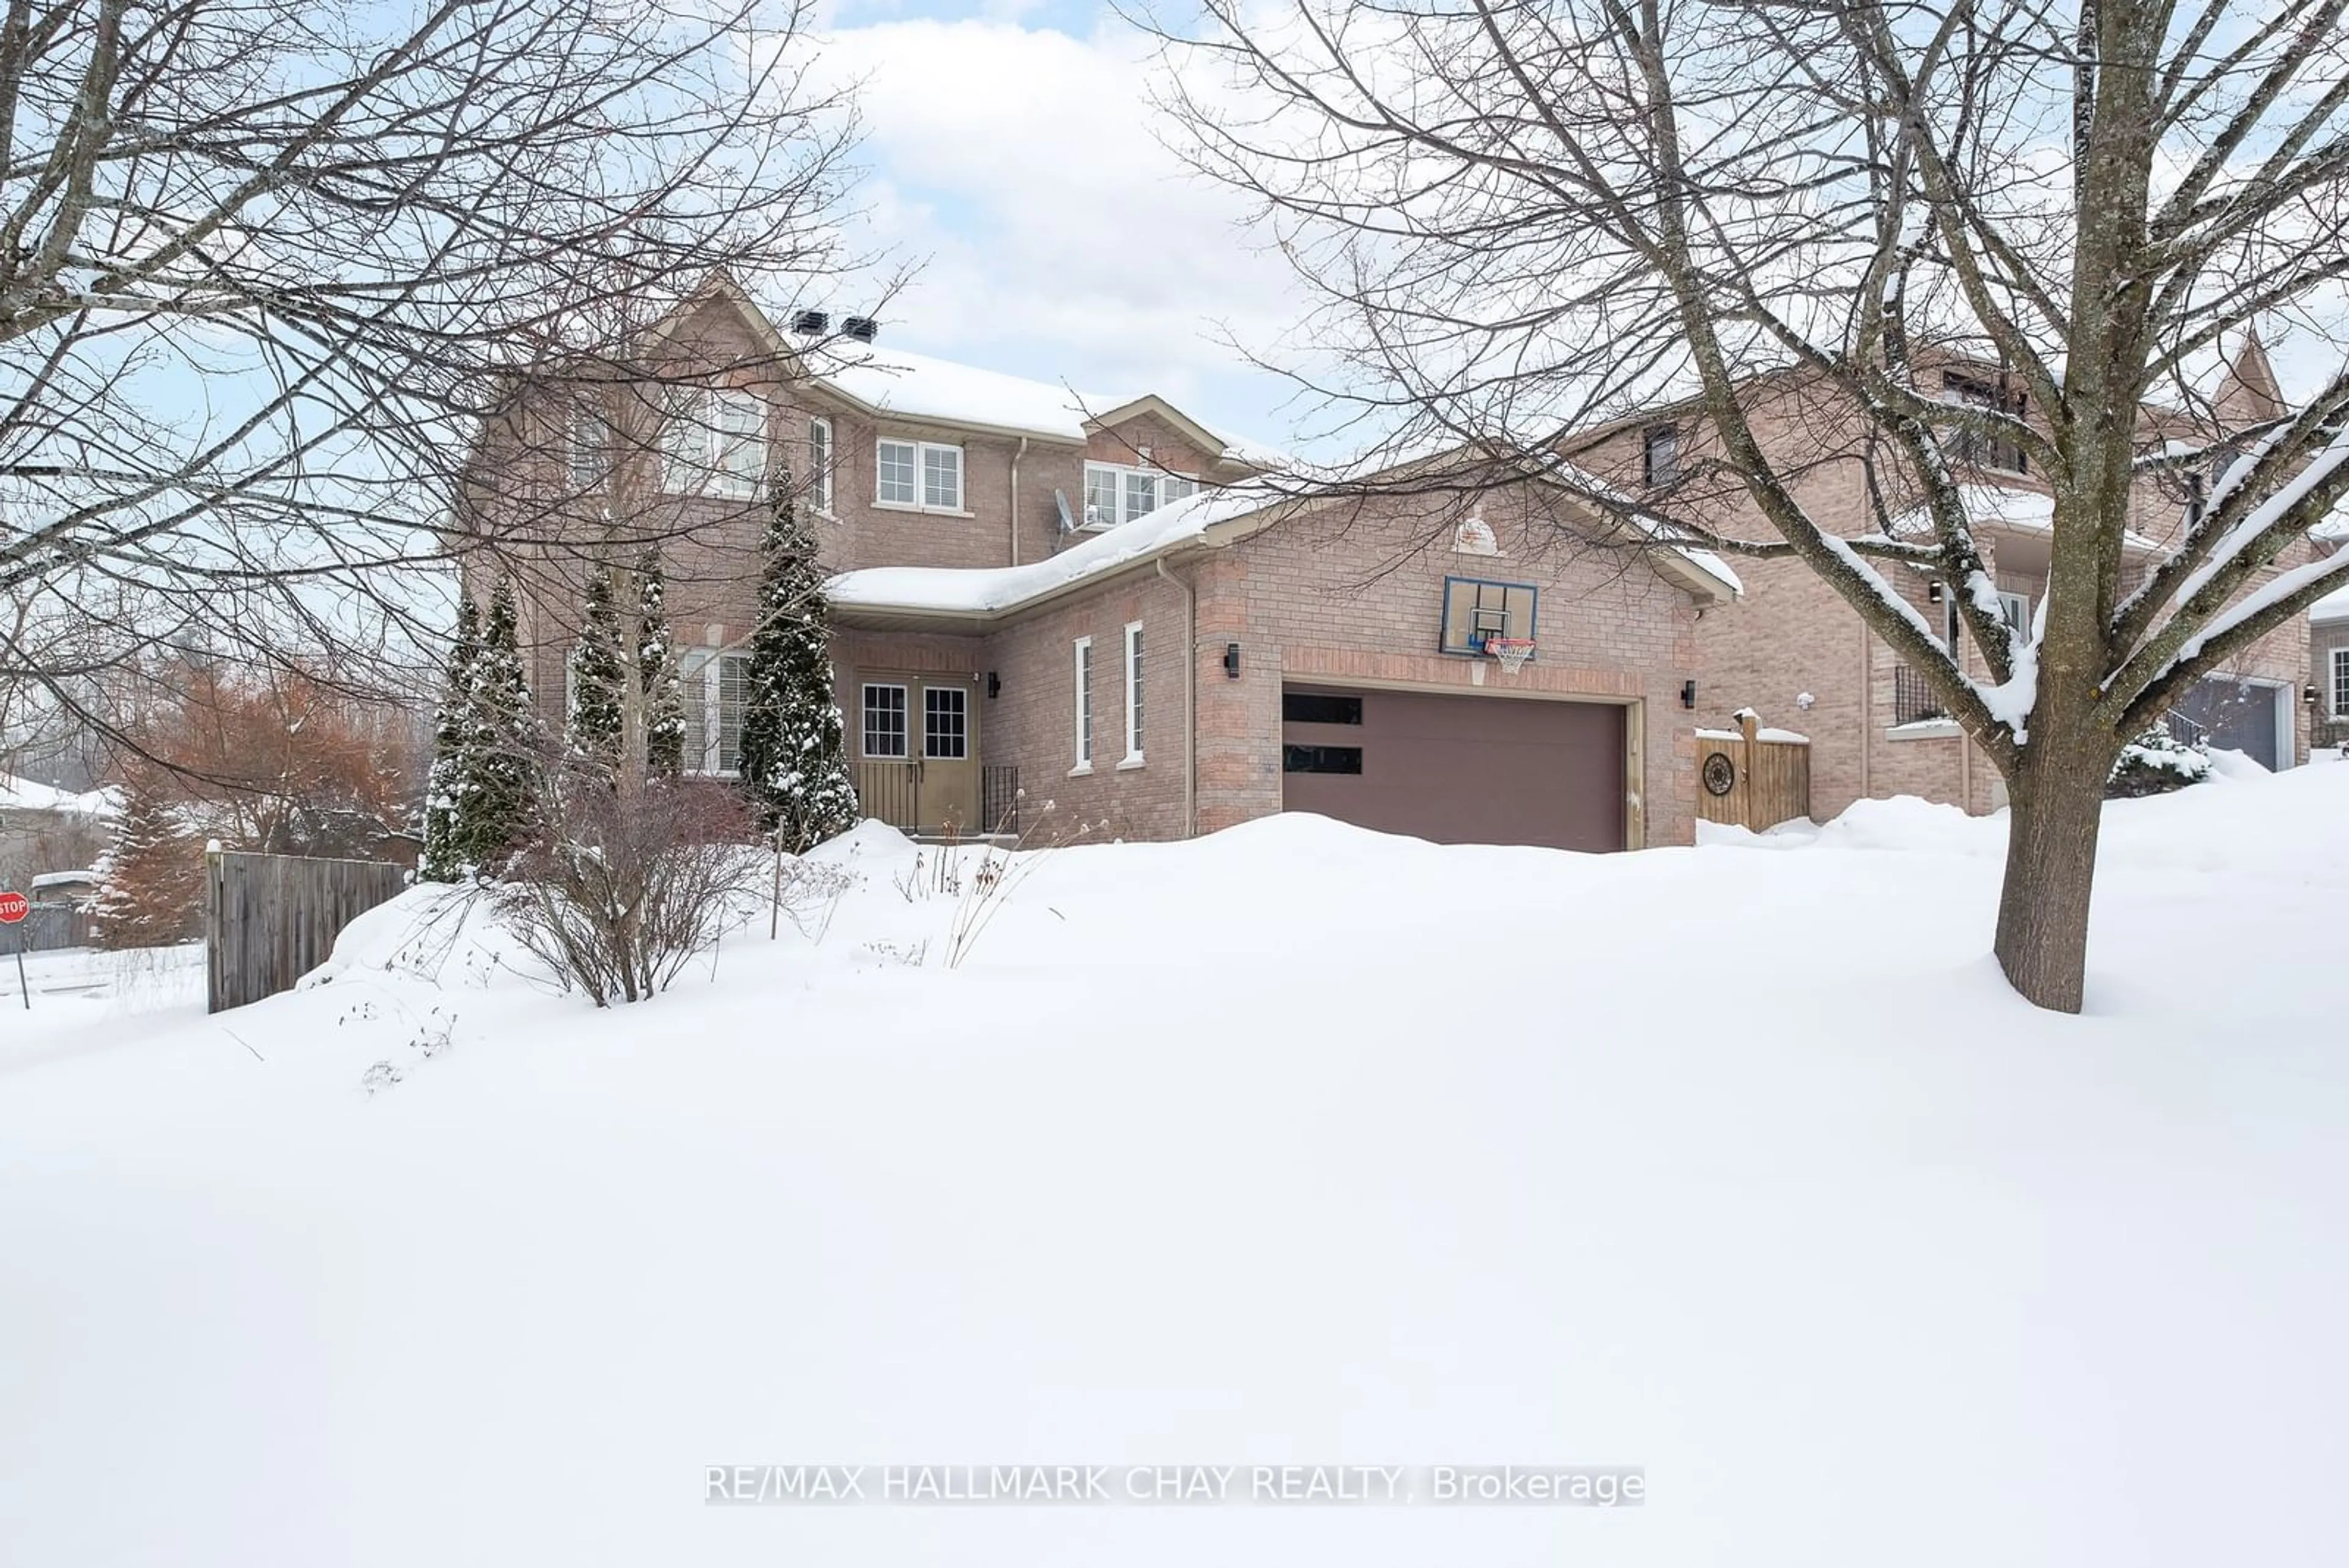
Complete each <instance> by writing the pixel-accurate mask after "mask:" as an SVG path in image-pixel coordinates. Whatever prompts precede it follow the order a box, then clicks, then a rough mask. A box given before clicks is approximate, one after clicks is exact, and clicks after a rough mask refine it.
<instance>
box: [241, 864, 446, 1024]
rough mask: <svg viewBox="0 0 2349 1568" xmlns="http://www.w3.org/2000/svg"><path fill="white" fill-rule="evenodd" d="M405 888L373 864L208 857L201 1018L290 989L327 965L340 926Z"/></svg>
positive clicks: (401, 879)
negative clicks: (203, 1015) (203, 1012)
mask: <svg viewBox="0 0 2349 1568" xmlns="http://www.w3.org/2000/svg"><path fill="white" fill-rule="evenodd" d="M407 882H408V877H407V874H406V873H405V872H403V871H402V870H401V869H400V868H399V867H397V866H391V865H387V864H385V863H384V862H382V861H378V860H318V859H312V858H309V857H305V856H299V855H244V854H217V855H208V856H206V857H204V965H205V970H206V986H205V1011H206V1012H222V1011H223V1010H225V1009H227V1008H231V1007H243V1005H244V1004H245V1003H246V1002H259V1001H260V1000H261V999H262V998H263V997H264V996H274V995H276V994H277V993H278V992H281V991H291V990H293V989H294V982H295V981H297V980H300V979H301V978H302V977H303V976H304V975H305V974H307V973H309V972H310V971H312V970H314V969H316V968H317V967H318V966H319V965H320V964H322V963H324V962H326V959H327V958H328V956H329V955H331V954H332V953H333V952H334V950H335V939H336V937H338V936H340V935H341V934H342V930H343V928H344V927H345V926H347V925H349V924H350V923H351V922H352V921H353V920H354V919H357V918H358V917H359V916H361V915H363V914H365V913H367V910H369V909H374V908H375V907H376V906H377V905H378V904H380V903H382V902H384V901H385V900H386V899H388V898H392V897H393V896H394V895H396V894H398V892H399V890H400V889H401V888H403V887H405V886H407Z"/></svg>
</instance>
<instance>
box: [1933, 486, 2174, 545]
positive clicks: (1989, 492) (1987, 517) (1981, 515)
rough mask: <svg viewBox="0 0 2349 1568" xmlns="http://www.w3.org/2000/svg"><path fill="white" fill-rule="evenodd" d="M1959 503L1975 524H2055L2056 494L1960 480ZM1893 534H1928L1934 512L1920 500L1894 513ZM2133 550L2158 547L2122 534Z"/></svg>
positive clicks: (2014, 529) (2026, 527)
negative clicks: (1968, 482)
mask: <svg viewBox="0 0 2349 1568" xmlns="http://www.w3.org/2000/svg"><path fill="white" fill-rule="evenodd" d="M1958 500H1959V504H1961V505H1962V506H1964V507H1965V509H1966V520H1967V521H1968V522H1970V523H1971V524H1973V525H1974V526H1975V527H1977V528H2004V529H2006V530H2008V531H2009V532H2011V533H2016V534H2047V533H2052V532H2054V527H2055V498H2054V496H2052V495H2046V494H2043V493H2040V492H2039V491H2036V490H2018V489H2015V488H2013V486H2011V485H2004V484H1961V485H1959V486H1958ZM1892 531H1893V532H1894V533H1895V534H1901V535H1915V534H1930V533H1931V532H1932V531H1933V516H1932V514H1931V512H1930V511H1929V510H1928V509H1927V508H1926V507H1925V506H1923V505H1922V504H1919V505H1916V506H1911V507H1909V509H1908V510H1907V511H1905V512H1899V513H1895V514H1893V518H1892ZM2124 538H2125V539H2126V541H2127V544H2128V546H2129V547H2130V548H2131V549H2134V550H2155V549H2158V548H2160V546H2159V545H2158V544H2156V543H2155V542H2154V541H2153V540H2151V539H2148V538H2147V537H2146V536H2145V535H2142V534H2137V533H2131V534H2128V535H2124Z"/></svg>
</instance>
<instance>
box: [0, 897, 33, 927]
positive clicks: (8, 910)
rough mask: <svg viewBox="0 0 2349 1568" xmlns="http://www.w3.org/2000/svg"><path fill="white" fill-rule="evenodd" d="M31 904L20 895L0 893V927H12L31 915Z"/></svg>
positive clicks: (30, 901)
mask: <svg viewBox="0 0 2349 1568" xmlns="http://www.w3.org/2000/svg"><path fill="white" fill-rule="evenodd" d="M32 910H33V902H32V900H31V899H29V898H26V897H25V895H24V894H22V893H0V926H13V925H15V924H16V922H17V921H19V920H21V919H24V918H25V917H26V915H28V914H30V913H32Z"/></svg>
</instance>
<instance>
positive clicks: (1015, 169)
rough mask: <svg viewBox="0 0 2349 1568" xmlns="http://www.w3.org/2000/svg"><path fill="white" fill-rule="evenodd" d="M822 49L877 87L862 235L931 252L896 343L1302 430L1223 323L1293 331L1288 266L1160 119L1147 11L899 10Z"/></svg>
mask: <svg viewBox="0 0 2349 1568" xmlns="http://www.w3.org/2000/svg"><path fill="white" fill-rule="evenodd" d="M1014 3H1015V4H1017V3H1018V0H1014ZM825 56H826V64H825V68H826V69H827V70H829V71H837V72H838V73H840V74H841V75H843V76H846V77H855V78H862V79H863V81H864V87H863V89H862V91H861V93H860V95H859V99H860V105H861V108H862V109H863V112H864V118H865V120H866V122H867V126H868V129H869V135H868V138H867V140H866V142H865V145H864V152H863V157H862V161H863V162H864V164H865V165H866V167H867V168H868V169H869V171H870V174H869V177H868V178H867V180H866V181H865V182H864V185H863V186H862V187H861V189H860V191H859V192H858V196H859V202H860V204H861V205H863V206H864V208H866V209H867V211H866V213H865V215H864V218H863V220H862V221H861V222H860V223H859V224H858V230H859V231H861V233H860V236H859V237H862V238H866V239H869V240H870V241H871V242H873V243H875V244H885V245H887V246H889V247H890V248H892V249H893V250H895V252H896V253H897V254H899V256H900V257H901V258H903V259H905V260H911V261H919V262H921V263H922V264H923V265H922V270H921V274H920V275H919V276H918V277H917V278H916V280H915V282H914V284H913V285H912V286H911V287H909V288H908V289H906V290H905V292H904V293H903V294H901V295H900V296H898V297H897V298H896V299H895V300H894V301H893V302H891V304H890V306H889V307H888V308H887V310H886V311H885V325H884V331H885V333H886V334H887V335H888V338H889V340H890V341H893V342H895V343H897V344H899V345H901V346H903V347H906V348H915V349H919V350H923V351H926V352H931V353H936V354H940V355H944V356H947V357H951V358H959V359H965V360H968V361H971V362H973V363H978V364H983V365H986V366H988V367H990V368H992V369H1001V370H1007V371H1011V372H1014V373H1017V374H1021V375H1028V376H1035V377H1040V378H1042V379H1065V380H1067V381H1070V382H1071V383H1072V384H1074V385H1075V386H1076V387H1077V388H1078V389H1080V390H1084V391H1101V392H1130V391H1137V390H1143V389H1148V390H1154V391H1159V392H1162V393H1164V395H1166V396H1167V397H1169V398H1172V399H1174V400H1176V401H1177V402H1179V403H1182V404H1184V406H1185V407H1186V408H1189V409H1191V410H1193V411H1194V412H1195V413H1196V414H1197V415H1198V417H1200V418H1203V419H1206V420H1207V421H1210V422H1218V423H1223V424H1227V425H1232V426H1235V427H1237V428H1238V429H1241V430H1244V431H1247V432H1248V433H1251V434H1256V435H1259V436H1261V437H1263V438H1265V439H1268V440H1271V441H1280V440H1282V439H1285V438H1286V437H1287V436H1288V433H1289V432H1288V430H1287V429H1286V428H1285V426H1286V423H1287V421H1286V419H1285V418H1284V417H1282V416H1280V415H1279V414H1278V413H1277V411H1276V409H1277V405H1278V404H1279V403H1280V402H1281V401H1282V400H1285V399H1286V398H1287V396H1288V391H1289V389H1288V385H1287V384H1286V383H1285V382H1283V381H1280V380H1279V379H1276V378H1272V377H1269V376H1267V375H1264V374H1263V373H1261V372H1257V371H1251V370H1249V369H1247V368H1246V367H1245V366H1243V365H1242V364H1241V363H1240V362H1239V361H1238V359H1237V357H1236V356H1235V355H1234V354H1233V352H1232V351H1231V350H1230V348H1227V347H1226V346H1225V344H1224V343H1223V342H1222V341H1221V340H1220V332H1221V328H1222V327H1226V326H1227V327H1229V328H1230V329H1231V330H1232V331H1233V332H1234V333H1235V334H1236V335H1237V336H1238V337H1240V338H1241V339H1242V340H1243V341H1246V342H1252V343H1258V344H1268V343H1270V342H1271V341H1272V340H1273V339H1274V338H1275V337H1277V336H1278V335H1279V334H1280V333H1282V332H1283V331H1285V330H1286V329H1287V327H1288V324H1289V323H1290V322H1291V321H1293V320H1294V318H1295V317H1296V315H1297V313H1298V309H1299V302H1298V299H1297V296H1296V295H1295V294H1294V292H1293V285H1292V283H1291V279H1290V276H1289V274H1288V266H1287V264H1286V263H1284V262H1283V261H1281V260H1280V259H1279V258H1278V256H1276V255H1270V254H1263V253H1261V252H1259V251H1257V250H1255V249H1253V248H1252V247H1253V246H1254V245H1255V244H1256V243H1257V242H1256V239H1255V237H1254V236H1253V235H1252V234H1247V233H1246V232H1244V231H1243V229H1242V228H1241V227H1240V221H1241V220H1242V219H1243V218H1244V217H1245V215H1246V208H1245V206H1244V205H1243V203H1242V202H1240V201H1239V199H1238V198H1237V196H1236V195H1235V194H1234V193H1233V192H1229V191H1226V190H1225V189H1223V188H1221V187H1218V186H1216V185H1214V184H1212V183H1210V182H1203V181H1201V180H1199V179H1197V178H1196V177H1195V176H1193V175H1191V174H1190V173H1189V172H1188V171H1185V169H1184V168H1183V166H1182V163H1181V161H1179V159H1177V158H1176V157H1175V156H1174V153H1172V152H1171V151H1168V150H1167V148H1165V147H1164V146H1163V145H1161V143H1160V142H1159V140H1157V139H1156V137H1155V136H1154V134H1153V127H1154V121H1155V120H1156V119H1157V118H1158V117H1157V116H1156V115H1155V113H1154V110H1153V109H1151V106H1150V95H1149V91H1148V87H1149V78H1150V75H1151V73H1152V72H1153V70H1154V67H1153V66H1152V64H1151V59H1150V53H1149V50H1148V48H1147V47H1146V46H1145V43H1144V40H1143V39H1142V38H1141V37H1140V36H1138V35H1136V34H1135V33H1133V30H1132V29H1130V28H1128V27H1126V26H1124V25H1123V23H1119V22H1116V21H1114V19H1112V22H1111V23H1110V24H1109V25H1107V26H1104V27H1102V29H1100V30H1099V31H1097V32H1095V33H1094V34H1093V35H1092V36H1089V37H1084V38H1079V37H1074V36H1070V35H1068V34H1065V33H1061V32H1055V31H1051V30H1048V29H1044V28H1040V27H1034V28H1031V27H1027V26H1020V25H1019V24H1018V23H1016V22H1010V21H997V20H965V21H957V22H939V21H932V20H895V19H892V20H882V21H875V22H874V23H872V24H871V25H868V26H845V27H839V28H837V29H835V30H834V31H833V32H832V33H831V34H830V35H829V41H828V43H827V45H826V49H825ZM838 304H839V307H840V308H841V309H843V310H847V309H853V308H855V307H856V306H855V303H854V302H852V301H848V300H843V301H840V302H838ZM1268 425H1269V426H1270V427H1271V428H1267V427H1268Z"/></svg>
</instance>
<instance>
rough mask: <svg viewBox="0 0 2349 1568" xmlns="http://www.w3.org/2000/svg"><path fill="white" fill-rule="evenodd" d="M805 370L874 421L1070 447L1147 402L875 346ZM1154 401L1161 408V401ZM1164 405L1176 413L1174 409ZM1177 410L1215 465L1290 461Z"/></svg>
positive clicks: (841, 352)
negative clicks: (1009, 435) (932, 423)
mask: <svg viewBox="0 0 2349 1568" xmlns="http://www.w3.org/2000/svg"><path fill="white" fill-rule="evenodd" d="M808 368H809V369H811V370H812V371H813V372H814V373H815V376H816V379H818V380H819V381H821V382H822V383H823V385H824V386H826V387H829V388H830V389H832V390H833V391H835V392H837V393H839V394H841V395H842V396H843V397H845V398H847V399H849V400H851V401H854V402H855V403H858V404H861V405H862V406H864V408H866V409H869V410H873V411H874V413H877V414H885V415H891V416H895V418H898V419H902V420H907V421H915V422H919V421H925V420H936V421H941V422H944V423H947V424H954V425H977V426H980V427H983V428H986V429H989V430H1003V431H1014V432H1018V433H1021V434H1027V435H1038V436H1042V437H1044V438H1045V439H1047V440H1050V441H1068V442H1072V443H1078V442H1082V441H1084V440H1085V438H1086V437H1087V435H1088V434H1090V433H1091V426H1092V424H1094V423H1097V422H1100V421H1103V420H1104V418H1105V417H1106V416H1108V415H1109V414H1111V413H1112V412H1113V411H1115V410H1120V409H1123V408H1127V407H1130V406H1132V405H1133V404H1135V403H1139V402H1143V401H1145V400H1149V399H1150V398H1151V396H1152V394H1148V393H1123V394H1116V393H1112V394H1102V395H1094V394H1092V393H1085V392H1079V391H1076V390H1073V389H1071V388H1069V387H1067V386H1065V385H1063V384H1061V383H1060V382H1057V381H1031V380H1030V379H1027V378H1026V377H1024V376H1010V375H1006V374H1004V373H1003V372H1002V371H1000V370H988V369H980V368H979V367H978V366H976V365H964V364H959V363H957V362H956V361H955V360H952V359H939V358H932V357H931V356H929V355H927V354H916V353H911V352H909V351H907V350H905V349H903V348H895V347H890V348H883V347H881V346H880V345H879V344H876V343H855V342H849V343H842V344H834V345H827V346H826V347H825V348H822V349H820V350H818V351H816V352H815V353H813V354H812V356H811V357H810V359H809V363H808ZM1158 401H1159V402H1161V403H1165V400H1164V399H1163V398H1161V399H1158ZM1165 406H1166V407H1167V408H1169V409H1173V408H1174V405H1173V404H1172V403H1165ZM1175 411H1176V412H1177V413H1178V414H1180V415H1181V419H1182V422H1183V423H1185V424H1187V425H1189V426H1190V427H1191V428H1192V429H1193V430H1195V431H1196V432H1198V433H1199V434H1200V435H1202V436H1205V437H1206V438H1207V439H1208V441H1210V442H1211V443H1213V444H1214V445H1215V446H1216V447H1217V448H1219V449H1220V450H1218V451H1216V452H1215V453H1214V455H1215V456H1216V458H1217V459H1218V460H1219V461H1222V462H1233V463H1244V464H1246V465H1247V466H1248V467H1250V468H1257V469H1265V468H1277V467H1282V466H1285V465H1287V463H1288V461H1289V459H1288V455H1287V454H1286V453H1284V452H1279V451H1278V450H1277V449H1275V448H1272V447H1269V446H1266V445H1264V444H1263V443H1261V442H1259V441H1250V440H1248V439H1247V438H1246V437H1244V436H1235V435H1232V434H1230V433H1229V432H1227V431H1220V430H1217V429H1216V428H1215V427H1213V426H1210V425H1206V424H1202V423H1200V422H1199V421H1197V420H1195V419H1193V418H1192V417H1191V416H1190V415H1188V414H1187V413H1182V411H1181V410H1175Z"/></svg>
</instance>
